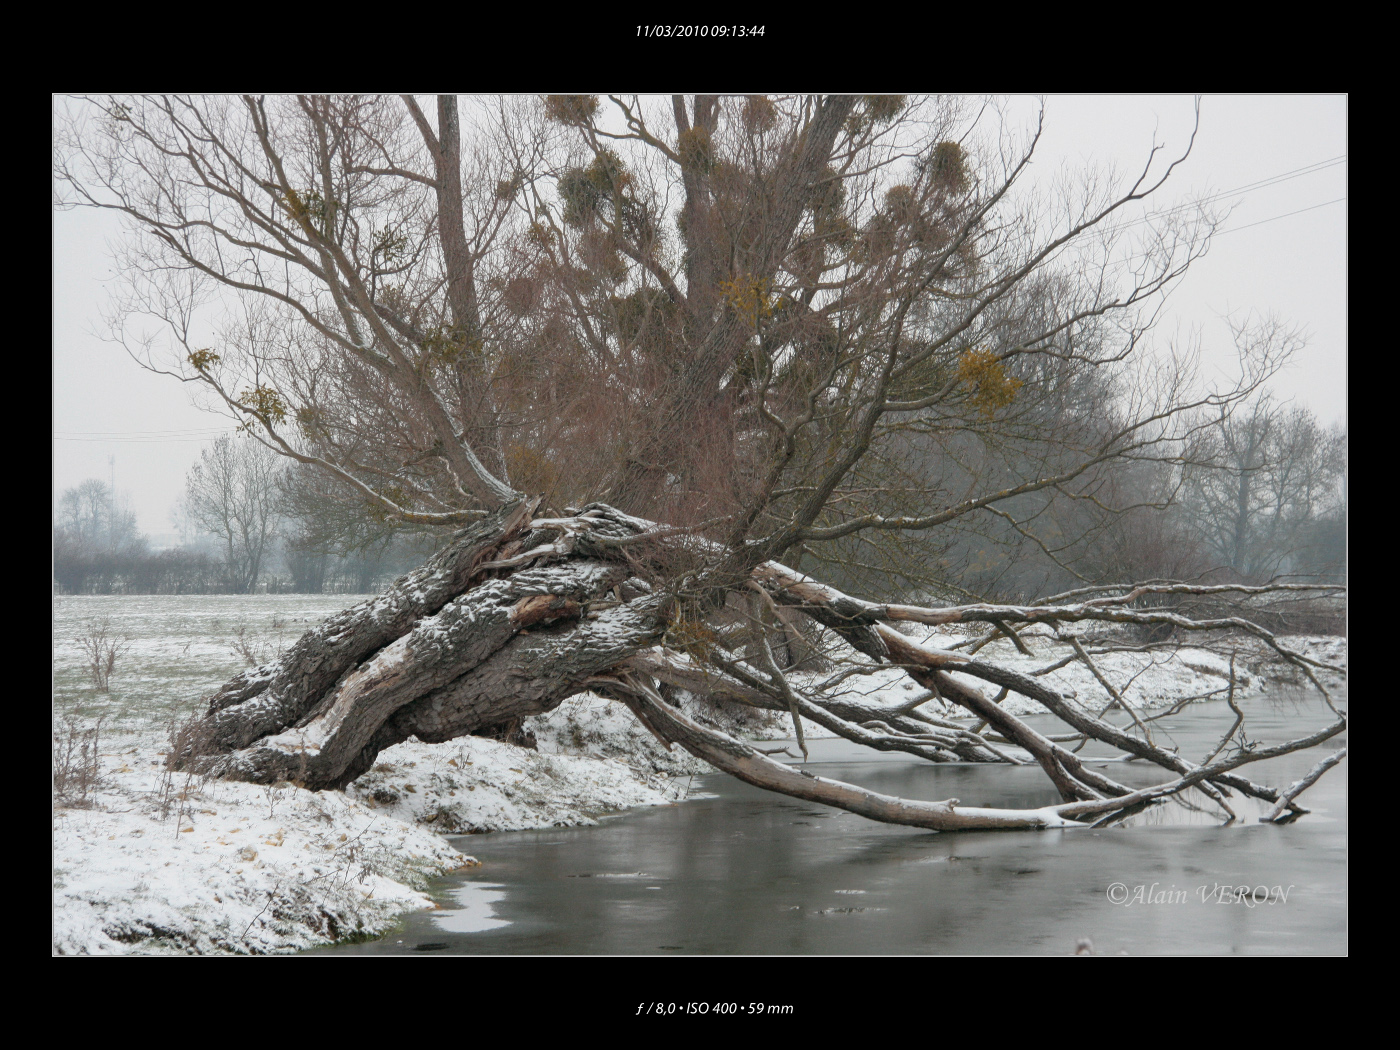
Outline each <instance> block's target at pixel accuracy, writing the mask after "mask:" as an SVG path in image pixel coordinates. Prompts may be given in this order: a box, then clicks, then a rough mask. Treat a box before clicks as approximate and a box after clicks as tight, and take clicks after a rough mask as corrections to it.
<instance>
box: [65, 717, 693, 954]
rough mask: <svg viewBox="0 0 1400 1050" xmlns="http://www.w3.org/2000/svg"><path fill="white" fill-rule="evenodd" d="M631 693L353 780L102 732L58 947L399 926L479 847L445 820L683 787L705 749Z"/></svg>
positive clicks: (547, 810)
mask: <svg viewBox="0 0 1400 1050" xmlns="http://www.w3.org/2000/svg"><path fill="white" fill-rule="evenodd" d="M616 708H617V705H616V704H610V703H608V702H607V701H604V700H602V699H600V698H598V697H593V696H581V697H575V698H573V699H571V700H569V701H567V702H566V703H565V704H564V705H562V706H561V707H560V708H559V709H558V710H556V711H554V712H551V713H550V714H549V715H547V716H542V717H540V718H537V719H532V720H531V721H530V723H529V724H528V726H527V728H529V729H530V730H531V731H532V732H533V733H534V734H535V735H536V737H537V738H538V747H539V750H538V751H536V750H530V749H527V748H523V747H515V746H513V745H511V744H506V743H501V742H499V741H495V740H486V739H481V738H475V737H473V738H469V739H466V740H462V741H457V742H454V743H452V744H447V745H429V744H422V743H419V742H417V741H408V742H406V743H403V744H400V745H398V746H397V747H394V748H391V749H389V750H387V751H385V752H383V753H382V754H381V755H380V760H379V761H378V762H377V763H376V764H375V766H374V768H373V769H372V770H371V771H370V772H369V773H367V774H365V775H364V776H363V777H361V778H360V779H359V780H358V781H356V782H355V784H354V785H352V786H351V788H350V790H348V791H347V792H344V793H341V792H337V791H320V792H311V791H306V790H304V789H302V788H299V787H296V786H294V785H291V784H284V785H278V786H272V787H259V786H256V785H251V784H240V783H233V782H227V781H217V780H212V781H204V780H201V779H200V778H191V777H186V776H184V775H182V774H175V775H173V776H172V775H168V774H167V773H166V772H165V770H164V754H165V750H166V749H165V747H164V746H163V743H164V741H163V738H162V736H161V735H160V734H159V733H158V732H157V731H152V732H150V733H140V732H130V731H127V732H123V733H122V734H121V735H120V736H117V737H107V738H104V739H102V740H101V742H100V756H99V761H100V774H99V783H98V786H97V788H96V789H95V790H93V791H91V792H89V793H88V795H87V797H86V798H85V799H83V800H82V801H81V803H79V804H64V803H60V804H59V805H58V807H57V808H56V809H55V813H54V855H53V864H54V949H55V950H56V951H57V952H58V953H59V954H65V955H66V954H74V955H77V954H127V953H136V954H198V955H206V954H263V953H280V952H288V951H296V950H299V949H301V948H307V947H311V946H313V945H316V944H323V943H326V942H327V941H334V940H340V939H343V938H347V937H351V938H359V937H372V936H376V935H378V934H381V933H384V932H385V931H387V930H389V929H392V928H393V926H394V924H395V921H396V917H397V916H398V915H399V914H401V913H402V912H404V911H408V910H412V909H417V908H426V907H432V906H433V902H432V900H431V899H430V898H429V897H428V896H427V895H426V894H424V893H423V892H422V890H423V889H424V887H425V886H426V885H427V883H428V881H429V880H430V879H432V878H434V877H436V876H439V875H442V874H444V873H446V872H448V871H451V870H453V869H455V868H460V867H462V866H464V865H473V864H475V863H476V862H475V861H474V860H473V859H472V858H471V857H468V856H464V855H463V854H461V853H459V852H458V851H457V850H455V849H454V848H453V847H452V846H450V845H449V844H448V843H447V841H446V840H445V839H444V838H443V837H442V836H443V835H450V834H462V833H470V832H486V831H506V830H518V829H523V828H539V827H550V826H565V825H577V824H591V823H594V822H596V820H597V818H598V817H599V816H602V815H604V814H606V813H613V812H618V811H621V810H624V809H629V808H631V807H633V806H656V805H669V804H672V803H674V802H677V801H679V800H683V799H684V798H685V797H686V796H687V794H688V793H689V791H690V787H691V781H692V780H693V777H694V775H695V774H696V773H703V772H706V771H707V770H708V767H707V766H705V765H704V764H703V763H700V762H698V761H696V760H695V759H692V758H690V757H689V756H687V755H683V754H681V753H680V752H679V751H678V750H677V751H673V752H669V753H668V752H667V751H665V750H663V749H662V747H661V746H660V744H658V743H657V742H656V741H655V739H654V738H652V737H651V736H650V734H648V733H647V732H646V731H645V730H644V729H642V728H641V727H640V726H638V725H637V724H636V722H635V721H634V720H632V719H631V716H630V715H629V714H627V712H626V711H623V710H616V711H614V710H613V709H616ZM566 749H567V750H569V751H572V752H573V753H564V752H565V750H566ZM622 755H627V756H628V759H627V760H626V761H624V760H623V758H622V757H620V756H622ZM70 802H71V800H70Z"/></svg>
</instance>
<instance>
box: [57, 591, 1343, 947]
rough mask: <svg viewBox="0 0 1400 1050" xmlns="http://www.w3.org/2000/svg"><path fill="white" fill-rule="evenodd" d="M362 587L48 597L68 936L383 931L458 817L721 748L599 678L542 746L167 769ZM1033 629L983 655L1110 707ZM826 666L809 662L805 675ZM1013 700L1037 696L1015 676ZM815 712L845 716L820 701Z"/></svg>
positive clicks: (471, 744) (609, 796)
mask: <svg viewBox="0 0 1400 1050" xmlns="http://www.w3.org/2000/svg"><path fill="white" fill-rule="evenodd" d="M357 600H359V599H357V598H356V597H355V596H351V595H324V596H323V595H210V596H191V597H182V596H170V595H151V596H132V597H122V596H79V597H57V598H55V599H54V606H53V609H54V613H53V632H54V634H53V639H54V640H53V696H54V717H55V722H54V725H55V729H54V747H55V752H56V754H57V755H59V756H60V758H59V761H60V764H61V765H62V766H63V767H64V768H65V771H66V773H67V783H66V790H65V791H64V792H63V793H62V795H61V797H59V798H58V799H57V800H56V802H55V809H54V830H53V869H54V870H53V874H54V929H53V937H54V948H55V950H56V951H57V952H59V953H60V954H268V953H283V952H289V951H295V950H298V949H301V948H305V947H310V946H312V945H315V944H321V943H325V942H327V941H333V940H340V939H345V938H370V937H374V936H378V935H381V934H382V933H384V932H386V931H388V930H389V929H391V928H392V927H393V926H394V923H395V921H396V916H398V915H399V914H401V913H402V912H404V911H406V910H410V909H415V908H425V907H432V906H433V903H432V901H431V900H430V898H429V897H428V896H427V895H426V894H424V893H423V892H422V891H423V889H424V887H425V886H426V884H427V882H428V881H429V880H430V879H432V878H434V877H436V876H438V875H441V874H444V873H445V872H447V871H450V870H453V869H455V868H459V867H462V866H464V865H472V864H475V861H474V860H473V859H472V858H470V857H467V856H464V855H463V854H461V853H459V852H458V851H456V850H455V849H453V848H452V847H451V846H450V845H448V843H447V842H446V840H445V839H444V838H443V837H442V836H443V835H450V834H463V833H479V832H487V831H509V830H517V829H523V828H537V827H549V826H562V825H576V824H587V823H592V822H594V821H596V819H597V818H598V817H600V816H603V815H605V814H607V813H612V812H617V811H620V810H623V809H627V808H629V807H632V806H643V805H670V804H675V803H677V802H680V801H683V800H684V799H685V798H686V797H687V796H688V795H690V794H692V781H693V777H694V776H695V775H696V774H698V773H703V772H706V771H707V769H708V767H706V766H705V765H704V764H703V763H700V762H698V761H696V760H694V759H692V758H690V757H688V756H686V755H683V754H681V753H680V751H679V749H678V748H677V749H675V750H674V751H672V752H667V751H666V750H664V749H663V748H662V747H661V745H660V744H658V743H657V741H656V740H655V738H653V737H652V736H651V735H650V734H649V733H648V732H647V731H646V730H645V729H643V728H642V727H641V726H640V725H639V724H638V723H637V722H636V721H635V720H634V719H633V718H632V716H631V715H630V713H629V712H627V711H626V710H625V709H623V708H621V707H620V706H618V705H616V704H613V703H609V702H607V701H605V700H603V699H601V698H599V697H596V696H592V695H591V694H585V695H583V696H579V697H575V698H573V699H571V700H570V701H568V702H566V703H565V704H564V705H562V706H561V707H560V708H559V709H558V710H556V711H553V712H551V713H550V714H548V715H545V716H541V717H539V718H535V719H531V720H530V721H529V722H528V723H527V724H526V728H527V729H528V730H529V731H531V732H533V733H534V735H535V737H536V740H537V742H538V750H529V749H525V748H519V747H514V746H511V745H509V744H504V743H499V742H497V741H493V740H486V739H482V738H476V737H471V738H466V739H463V740H458V741H453V742H451V743H447V744H441V745H425V744H420V743H418V742H417V741H409V742H407V743H404V744H400V745H398V746H397V747H394V748H391V749H389V750H387V751H385V752H383V753H382V754H381V755H380V757H379V761H378V762H377V763H376V764H375V766H374V768H373V769H372V770H371V771H370V772H369V773H367V774H365V775H364V776H363V777H361V778H360V779H359V780H358V781H356V783H355V784H353V785H352V786H351V788H350V789H349V790H348V791H347V792H345V793H341V792H335V791H322V792H310V791H306V790H304V789H301V788H297V787H294V786H291V785H282V786H274V787H260V786H256V785H250V784H239V783H231V782H223V781H204V780H202V779H200V778H198V777H190V776H187V775H185V774H172V773H168V772H167V771H166V770H165V768H164V757H165V754H166V752H167V749H168V744H169V740H170V733H171V731H172V729H173V728H174V726H176V725H177V724H178V723H179V722H180V721H181V720H183V719H186V718H188V717H190V716H192V715H193V714H195V713H196V712H198V711H201V710H202V705H201V704H200V702H199V701H200V698H201V697H203V696H205V695H207V694H208V693H210V692H212V691H213V690H214V689H216V688H217V687H218V686H219V685H220V684H222V683H223V682H224V681H225V680H226V679H227V678H228V677H230V676H231V675H232V674H234V673H236V672H237V671H239V670H241V669H242V668H245V667H247V666H249V665H250V664H251V663H254V662H262V661H264V660H267V659H270V658H271V657H273V656H274V655H275V654H276V653H277V652H278V651H280V649H282V648H283V647H285V646H287V645H290V644H291V643H292V642H293V641H295V640H296V638H297V637H298V636H299V635H300V634H301V632H302V631H304V630H305V629H306V628H307V627H309V626H311V625H312V624H314V623H317V622H319V621H320V620H321V619H323V618H324V617H326V616H328V615H330V614H332V613H334V612H337V611H339V610H340V609H343V608H345V607H346V606H348V605H350V604H354V603H355V602H356V601H357ZM104 624H105V626H106V629H107V634H108V637H109V638H113V639H116V640H118V641H119V642H120V643H121V644H122V645H123V646H124V647H125V648H124V649H123V650H122V651H120V652H119V653H118V655H117V657H116V660H115V664H114V669H113V674H112V678H111V682H110V690H111V691H110V693H100V692H98V691H97V689H96V687H95V686H94V684H93V682H92V677H91V673H90V671H89V670H88V669H87V667H86V666H85V657H84V654H83V650H82V644H81V642H80V641H79V639H82V638H85V637H90V636H91V635H92V633H93V631H94V629H99V628H100V627H101V626H102V625H104ZM917 636H919V637H927V640H928V641H929V643H930V644H932V645H935V646H938V647H940V648H945V647H948V646H951V645H954V644H956V643H958V642H960V641H964V640H966V639H967V637H968V636H966V635H963V634H958V633H955V632H952V631H947V630H942V629H935V630H932V631H930V630H929V629H927V628H918V631H917ZM1024 637H1025V639H1026V642H1027V644H1028V645H1029V647H1030V648H1031V650H1032V652H1033V654H1034V655H1033V656H1030V657H1027V656H1024V655H1022V654H1020V653H1018V652H1017V651H1016V650H1015V649H1014V648H1013V647H1012V646H1011V645H1010V644H1009V643H1007V642H1003V641H997V642H993V643H991V644H989V645H987V646H986V647H985V648H983V649H982V650H981V651H980V653H979V654H978V655H979V657H980V658H983V659H987V660H991V661H996V662H998V663H1002V664H1004V665H1007V666H1010V667H1012V668H1014V669H1016V670H1018V671H1021V672H1023V673H1027V674H1038V676H1039V677H1040V678H1041V679H1042V680H1043V681H1044V682H1046V684H1048V685H1049V686H1051V687H1052V688H1054V689H1056V690H1057V691H1059V692H1060V693H1061V694H1063V695H1065V696H1067V697H1070V698H1073V699H1075V700H1076V701H1077V702H1078V703H1080V704H1082V705H1083V706H1084V707H1086V708H1087V709H1090V710H1092V711H1094V712H1095V713H1097V712H1098V711H1100V710H1101V709H1103V708H1104V707H1105V706H1106V705H1107V704H1108V703H1109V702H1110V701H1111V697H1110V696H1109V695H1108V693H1107V691H1106V690H1105V689H1104V687H1103V685H1102V684H1101V683H1100V682H1098V681H1097V680H1096V679H1095V677H1094V676H1093V675H1092V674H1091V673H1090V671H1089V670H1088V669H1087V668H1085V667H1084V666H1082V665H1081V664H1078V663H1070V664H1067V665H1065V666H1062V667H1058V668H1055V669H1051V670H1048V671H1047V670H1046V669H1047V668H1051V667H1053V665H1055V664H1057V663H1059V662H1060V661H1061V660H1062V659H1063V658H1064V656H1065V655H1066V654H1067V653H1068V652H1069V649H1068V648H1067V647H1066V646H1064V645H1063V644H1061V643H1059V642H1057V641H1055V640H1054V639H1053V638H1049V637H1046V636H1038V635H1037V634H1036V633H1035V632H1034V631H1031V632H1028V633H1027V634H1025V635H1024ZM1287 643H1288V644H1289V645H1291V646H1292V647H1294V648H1295V649H1301V650H1304V651H1306V652H1308V653H1309V654H1310V655H1312V656H1314V657H1315V658H1318V659H1322V660H1324V661H1326V662H1328V663H1332V664H1336V665H1338V666H1340V665H1342V664H1344V663H1345V660H1346V642H1345V640H1344V639H1340V638H1302V637H1293V638H1289V639H1287ZM1086 645H1087V647H1088V649H1089V651H1090V653H1091V654H1093V655H1094V659H1095V661H1096V663H1097V665H1098V667H1099V670H1100V672H1101V673H1102V674H1103V675H1104V676H1105V677H1106V678H1107V679H1108V680H1109V682H1110V683H1111V684H1113V685H1114V686H1115V688H1116V689H1117V690H1119V691H1120V693H1121V695H1122V697H1123V699H1124V701H1125V702H1127V703H1128V704H1129V705H1130V706H1133V707H1134V708H1137V709H1141V710H1144V711H1146V710H1152V709H1158V708H1163V707H1169V706H1171V705H1173V704H1177V703H1181V702H1183V701H1188V700H1189V699H1191V698H1205V697H1210V696H1214V697H1222V696H1223V695H1224V692H1223V690H1224V689H1225V688H1226V687H1227V685H1228V675H1229V658H1228V656H1226V655H1224V654H1222V653H1221V652H1210V651H1206V650H1204V649H1197V650H1186V651H1182V652H1178V653H1175V654H1172V653H1167V652H1165V651H1157V652H1154V651H1150V650H1146V651H1127V650H1129V649H1137V648H1138V645H1137V643H1132V642H1130V641H1127V640H1123V639H1114V638H1105V639H1098V640H1097V642H1096V641H1095V640H1094V639H1092V638H1091V639H1089V640H1088V641H1086ZM1104 650H1116V651H1104ZM838 655H839V653H838ZM1235 662H1236V667H1235V671H1236V696H1237V697H1239V698H1241V699H1248V698H1249V697H1251V696H1257V695H1258V694H1260V693H1261V692H1265V691H1267V690H1269V689H1270V688H1271V687H1276V686H1277V683H1278V682H1279V681H1281V680H1284V681H1291V680H1293V679H1294V678H1295V677H1296V676H1295V674H1294V672H1292V669H1291V668H1287V667H1280V666H1279V665H1278V664H1277V663H1274V662H1271V661H1270V660H1269V659H1268V657H1267V655H1266V654H1264V653H1263V652H1261V650H1260V649H1259V647H1257V646H1253V645H1251V646H1241V651H1240V654H1239V655H1238V656H1237V657H1236V661H1235ZM832 674H833V672H832V671H827V672H823V673H817V674H812V675H797V676H794V678H795V680H796V681H797V682H799V684H803V685H806V686H809V687H811V686H816V685H818V684H819V683H821V682H823V681H824V680H829V679H830V678H831V676H832ZM840 688H842V689H847V690H850V691H852V692H853V693H856V694H857V695H862V696H866V697H867V698H868V699H870V700H872V701H875V702H878V703H892V702H896V701H899V702H902V701H905V700H907V699H909V698H911V696H912V694H913V691H914V690H916V689H917V687H916V686H914V685H913V684H912V683H911V682H909V681H908V679H907V678H904V677H903V676H902V675H901V674H899V673H898V672H895V671H889V670H882V671H876V672H874V673H870V674H861V675H855V676H852V677H848V678H846V679H845V680H843V681H842V683H841V684H840ZM687 706H689V705H687ZM1006 706H1007V707H1008V708H1009V709H1010V710H1013V711H1016V712H1018V713H1030V712H1032V711H1034V710H1035V708H1034V707H1033V705H1031V704H1030V703H1029V702H1026V701H1022V700H1020V699H1019V698H1016V697H1012V698H1010V699H1008V700H1007V701H1006ZM927 710H928V711H929V713H932V714H946V715H953V714H955V712H951V711H948V712H943V711H940V708H939V702H938V701H934V702H932V703H931V704H930V706H929V707H928V708H927ZM692 713H697V712H694V711H692ZM709 714H710V715H712V716H713V714H714V713H713V712H709ZM722 720H723V721H724V723H725V727H726V728H727V729H729V730H730V731H731V732H736V733H741V734H745V735H749V736H755V737H770V738H771V737H774V736H780V735H782V734H783V733H784V732H785V730H784V729H783V726H784V725H785V723H784V722H783V721H782V720H780V719H776V718H774V717H772V716H770V715H767V714H766V713H761V712H755V713H752V714H748V713H745V712H742V711H737V712H730V713H729V714H728V715H727V716H725V717H724V718H723V719H722ZM94 731H95V732H94ZM806 732H807V733H808V734H809V735H811V736H813V737H819V736H829V735H830V733H829V732H827V731H826V730H824V729H821V728H820V727H817V726H814V725H811V724H810V723H808V724H807V725H806ZM94 742H95V745H96V747H95V757H94V752H93V751H91V750H90V751H89V752H87V753H86V755H85V753H84V752H83V750H82V748H83V747H84V745H87V746H89V747H91V745H93V744H94Z"/></svg>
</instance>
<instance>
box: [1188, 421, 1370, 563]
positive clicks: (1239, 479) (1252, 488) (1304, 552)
mask: <svg viewBox="0 0 1400 1050" xmlns="http://www.w3.org/2000/svg"><path fill="white" fill-rule="evenodd" d="M1204 438H1205V447H1204V448H1203V449H1202V451H1201V453H1200V464H1199V465H1198V466H1197V467H1196V468H1194V469H1192V470H1190V471H1189V472H1188V474H1187V478H1188V491H1189V497H1188V499H1187V501H1186V508H1187V510H1188V512H1189V514H1190V517H1191V521H1192V524H1193V525H1194V526H1195V528H1196V529H1197V530H1198V531H1199V533H1200V535H1201V536H1203V537H1204V538H1205V541H1206V543H1207V545H1208V547H1209V549H1210V551H1211V553H1212V554H1213V555H1214V556H1215V557H1216V558H1217V559H1219V563H1221V564H1224V565H1227V566H1229V567H1230V568H1231V569H1233V570H1234V572H1235V573H1236V574H1237V575H1238V577H1239V578H1240V579H1242V580H1249V581H1253V582H1262V581H1264V580H1268V579H1272V578H1273V577H1275V576H1277V575H1280V574H1284V573H1292V574H1315V575H1323V576H1336V575H1338V574H1339V573H1341V572H1342V571H1343V559H1344V557H1345V550H1344V548H1343V547H1341V545H1339V544H1337V543H1336V542H1335V541H1334V540H1331V539H1330V535H1329V534H1330V533H1331V532H1332V531H1335V530H1330V529H1328V526H1329V525H1330V524H1332V523H1338V524H1339V523H1340V522H1341V519H1342V516H1343V514H1344V513H1345V484H1346V481H1345V479H1346V459H1345V455H1346V452H1345V450H1346V434H1345V431H1344V430H1343V429H1342V428H1341V427H1340V426H1336V427H1332V428H1330V429H1329V428H1324V427H1323V426H1322V425H1320V424H1319V423H1318V421H1317V420H1316V418H1314V417H1313V415H1312V413H1311V412H1309V411H1308V410H1307V409H1304V408H1300V407H1297V406H1290V405H1280V404H1278V403H1276V402H1275V401H1274V400H1273V399H1272V398H1271V397H1269V396H1268V395H1267V394H1265V395H1262V396H1260V397H1258V398H1256V399H1255V400H1253V401H1252V402H1250V403H1248V404H1245V405H1241V406H1239V407H1238V408H1236V409H1234V411H1229V412H1222V413H1221V415H1220V416H1219V417H1218V419H1217V420H1216V422H1215V424H1214V425H1213V426H1212V427H1211V428H1210V429H1209V430H1208V431H1207V432H1206V433H1205V434H1204Z"/></svg>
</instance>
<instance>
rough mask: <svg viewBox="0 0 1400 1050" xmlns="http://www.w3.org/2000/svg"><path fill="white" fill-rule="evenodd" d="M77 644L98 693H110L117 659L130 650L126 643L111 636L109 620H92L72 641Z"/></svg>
mask: <svg viewBox="0 0 1400 1050" xmlns="http://www.w3.org/2000/svg"><path fill="white" fill-rule="evenodd" d="M73 640H74V641H75V642H77V643H78V648H79V649H81V650H82V652H83V656H84V658H85V659H86V660H87V669H88V676H89V677H90V678H91V679H92V684H93V685H94V686H96V687H97V691H98V692H99V693H106V692H110V691H111V682H112V672H113V671H115V670H116V666H117V658H118V657H119V656H121V654H122V653H124V652H126V651H127V650H129V649H130V648H131V645H130V644H129V643H128V642H125V641H120V640H118V639H116V638H114V637H113V636H112V622H111V621H110V620H94V621H92V622H91V623H89V624H88V625H87V631H86V633H84V634H81V635H79V636H78V637H77V638H74V639H73Z"/></svg>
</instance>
